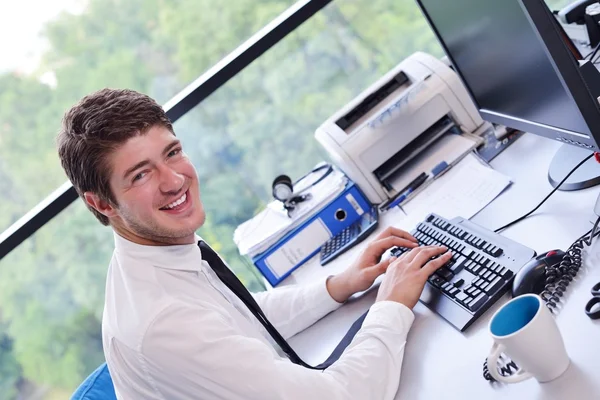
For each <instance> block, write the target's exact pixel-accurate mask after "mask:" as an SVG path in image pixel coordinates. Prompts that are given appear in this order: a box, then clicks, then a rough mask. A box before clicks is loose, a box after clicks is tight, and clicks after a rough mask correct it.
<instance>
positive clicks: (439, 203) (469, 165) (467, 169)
mask: <svg viewBox="0 0 600 400" xmlns="http://www.w3.org/2000/svg"><path fill="white" fill-rule="evenodd" d="M510 184H511V179H510V178H509V177H507V176H506V175H504V174H502V173H500V172H498V171H495V170H494V169H492V168H491V167H489V166H487V165H485V164H484V163H483V162H482V161H480V160H479V159H478V158H477V156H475V155H474V154H472V153H471V154H469V155H467V156H466V157H465V158H464V159H463V160H462V161H460V162H459V163H458V164H457V165H455V166H454V167H453V168H451V169H450V170H449V171H448V172H446V173H445V174H444V175H442V176H440V177H439V178H438V179H436V180H435V181H434V182H433V183H431V185H429V186H428V187H427V188H426V189H425V190H423V191H422V192H420V193H419V194H418V195H417V196H416V197H415V198H414V199H413V200H412V201H411V202H410V203H408V204H407V205H406V206H405V207H404V210H405V211H406V213H407V215H408V218H407V219H406V220H404V221H402V225H403V227H405V228H408V229H413V228H414V227H415V226H416V225H417V224H418V223H419V222H420V221H422V220H423V219H425V217H426V216H427V215H428V214H429V213H436V214H438V215H440V216H442V217H444V218H447V219H452V218H454V217H457V216H460V217H464V218H467V219H469V218H471V217H473V216H474V215H475V214H477V213H478V212H479V211H481V210H482V209H483V208H484V207H485V206H487V205H488V204H489V203H490V202H491V201H492V200H494V199H495V198H496V197H497V196H498V195H499V194H500V193H502V191H504V189H506V188H507V187H508V186H509V185H510Z"/></svg>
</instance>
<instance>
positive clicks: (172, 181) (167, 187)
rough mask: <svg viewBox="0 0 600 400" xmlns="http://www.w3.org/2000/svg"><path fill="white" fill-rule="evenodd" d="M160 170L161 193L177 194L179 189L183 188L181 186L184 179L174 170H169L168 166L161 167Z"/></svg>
mask: <svg viewBox="0 0 600 400" xmlns="http://www.w3.org/2000/svg"><path fill="white" fill-rule="evenodd" d="M159 169H160V186H159V188H160V190H161V192H163V193H178V192H179V191H180V190H181V188H182V187H183V184H184V182H185V177H184V176H183V175H182V174H180V173H179V172H177V171H176V170H174V169H173V168H170V167H169V166H163V167H162V168H161V167H159Z"/></svg>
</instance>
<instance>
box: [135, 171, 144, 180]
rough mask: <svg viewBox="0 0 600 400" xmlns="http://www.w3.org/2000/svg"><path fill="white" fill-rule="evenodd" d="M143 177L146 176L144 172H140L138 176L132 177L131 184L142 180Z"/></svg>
mask: <svg viewBox="0 0 600 400" xmlns="http://www.w3.org/2000/svg"><path fill="white" fill-rule="evenodd" d="M144 176H146V173H145V172H140V173H139V174H137V175H136V176H134V177H133V182H135V181H139V180H140V179H142V178H143V177H144Z"/></svg>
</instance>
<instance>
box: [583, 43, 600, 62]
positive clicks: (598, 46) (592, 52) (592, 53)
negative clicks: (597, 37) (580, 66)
mask: <svg viewBox="0 0 600 400" xmlns="http://www.w3.org/2000/svg"><path fill="white" fill-rule="evenodd" d="M598 49H600V43H598V44H597V45H596V47H594V50H592V51H590V52H589V53H587V54H586V56H585V57H583V59H584V60H587V58H588V57H589V56H592V57H590V60H593V59H594V56H595V55H596V53H598Z"/></svg>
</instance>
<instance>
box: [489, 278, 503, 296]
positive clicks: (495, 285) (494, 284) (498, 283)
mask: <svg viewBox="0 0 600 400" xmlns="http://www.w3.org/2000/svg"><path fill="white" fill-rule="evenodd" d="M503 284H504V280H503V279H502V278H500V277H497V278H496V279H494V280H493V281H491V282H490V283H489V284H488V285H487V287H485V288H484V290H485V292H486V293H487V294H492V293H495V292H496V291H497V290H498V289H500V288H501V287H502V285H503Z"/></svg>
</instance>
